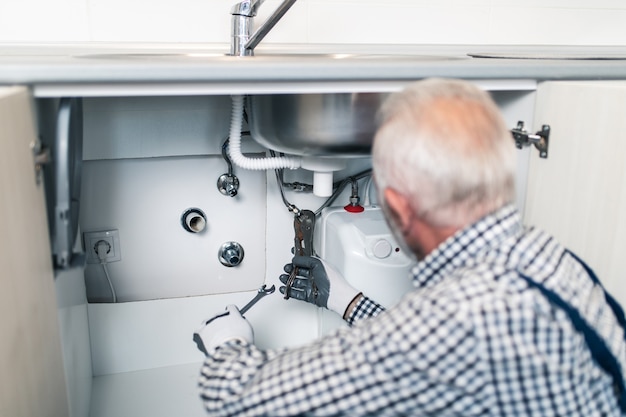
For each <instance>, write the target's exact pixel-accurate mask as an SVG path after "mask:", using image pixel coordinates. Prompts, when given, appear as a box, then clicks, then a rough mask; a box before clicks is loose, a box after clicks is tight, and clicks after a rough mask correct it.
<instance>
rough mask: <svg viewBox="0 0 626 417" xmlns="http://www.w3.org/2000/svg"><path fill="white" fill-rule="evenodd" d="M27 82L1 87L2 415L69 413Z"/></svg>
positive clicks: (28, 415) (0, 377) (0, 252)
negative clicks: (34, 154)
mask: <svg viewBox="0 0 626 417" xmlns="http://www.w3.org/2000/svg"><path fill="white" fill-rule="evenodd" d="M34 126H35V120H34V116H33V110H32V102H31V98H30V95H29V93H28V90H27V89H25V88H20V87H11V88H0V335H1V336H0V415H1V416H12V417H13V416H15V417H19V416H25V417H30V416H59V417H61V416H67V415H68V414H69V412H68V404H67V394H66V388H65V387H66V384H65V375H64V373H63V361H62V357H61V343H60V337H59V331H58V322H57V308H56V297H55V288H54V276H53V272H52V261H51V253H50V242H49V237H48V227H47V219H46V211H45V204H44V193H43V181H40V182H39V183H38V182H37V180H36V177H35V171H34V165H33V152H32V148H31V147H32V144H33V143H34V142H35V141H36V133H35V130H34Z"/></svg>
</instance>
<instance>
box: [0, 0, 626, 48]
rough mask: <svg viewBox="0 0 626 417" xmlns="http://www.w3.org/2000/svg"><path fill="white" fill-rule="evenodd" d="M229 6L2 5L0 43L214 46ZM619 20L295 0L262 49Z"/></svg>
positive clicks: (561, 9) (465, 3)
mask: <svg viewBox="0 0 626 417" xmlns="http://www.w3.org/2000/svg"><path fill="white" fill-rule="evenodd" d="M235 2H236V0H177V1H171V0H170V1H167V0H55V1H50V0H4V1H3V2H0V41H34V42H41V41H46V42H54V41H73V42H84V41H97V42H101V41H123V42H144V41H145V42H218V43H222V42H228V37H229V25H230V23H229V20H230V19H229V10H230V7H231V5H232V4H234V3H235ZM279 3H280V2H279V1H278V0H268V1H267V2H266V3H265V4H264V5H263V7H262V10H261V12H260V18H261V19H262V18H263V17H265V16H267V15H268V14H270V13H271V12H272V11H273V9H274V8H275V7H276V6H277V5H278V4H279ZM625 21H626V2H624V1H623V0H387V1H386V0H360V1H356V0H332V1H330V0H300V1H298V2H297V3H296V4H295V5H294V6H293V8H292V9H291V10H290V11H289V12H288V15H287V16H286V17H285V18H284V19H283V21H281V22H280V23H279V25H278V26H277V27H276V28H275V29H274V31H273V32H272V33H271V34H270V35H269V36H268V38H267V39H266V40H265V42H266V43H269V42H276V43H399V44H543V45H547V44H562V45H624V44H626V30H625V29H624V25H623V22H625Z"/></svg>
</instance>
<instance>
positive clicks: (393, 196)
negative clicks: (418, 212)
mask: <svg viewBox="0 0 626 417" xmlns="http://www.w3.org/2000/svg"><path fill="white" fill-rule="evenodd" d="M383 193H384V197H385V202H386V203H387V207H388V208H389V212H390V214H391V216H392V217H393V220H394V222H395V224H396V225H397V226H398V228H400V230H401V231H403V232H405V231H407V230H408V228H409V227H410V225H411V221H412V219H413V216H414V213H413V209H412V207H411V204H410V202H409V200H408V198H406V197H405V196H404V195H403V194H401V193H400V192H398V191H396V190H395V189H393V188H389V187H387V188H385V191H384V192H383Z"/></svg>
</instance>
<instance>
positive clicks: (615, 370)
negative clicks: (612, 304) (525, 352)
mask: <svg viewBox="0 0 626 417" xmlns="http://www.w3.org/2000/svg"><path fill="white" fill-rule="evenodd" d="M583 265H584V264H583ZM584 266H585V269H587V267H586V265H584ZM589 271H591V270H589ZM592 273H593V272H592ZM518 274H519V276H520V277H521V278H523V279H524V280H525V281H526V282H527V283H528V286H529V287H531V288H536V289H538V290H539V291H540V292H541V293H542V294H543V296H544V297H546V299H547V300H548V301H549V302H550V303H551V304H552V305H554V306H557V307H559V308H560V309H562V310H563V311H564V312H565V313H566V314H567V315H568V316H569V318H570V320H571V321H572V324H573V325H574V328H575V329H576V330H577V331H579V332H580V333H582V334H583V336H584V337H585V341H586V342H587V346H588V347H589V350H590V351H591V356H592V357H593V359H594V360H595V361H596V363H597V364H598V365H600V367H601V368H602V369H603V370H604V372H606V373H607V374H609V375H611V376H612V377H613V385H614V387H615V392H616V395H617V397H618V401H617V402H618V404H619V406H620V409H621V410H622V412H623V413H626V388H625V387H624V380H623V377H622V371H621V366H620V364H619V362H618V361H617V359H616V358H615V356H613V354H612V353H611V351H610V350H609V348H608V346H607V345H606V343H605V342H604V340H603V339H602V338H601V337H600V335H598V333H597V332H596V331H595V330H593V329H592V328H591V326H589V325H588V324H587V322H586V321H585V320H584V319H583V318H582V316H581V315H580V313H579V312H578V310H576V309H575V308H573V307H572V306H570V305H569V304H568V303H566V302H565V301H564V300H563V299H562V298H561V297H559V296H558V295H557V294H556V293H555V292H554V291H552V290H549V289H547V288H546V287H544V286H543V285H542V284H539V283H537V282H535V281H533V280H532V279H531V278H530V277H528V276H526V275H524V274H522V273H519V272H518ZM594 278H595V280H597V277H595V275H594V276H593V277H592V279H594ZM595 280H594V282H595ZM605 294H606V291H605ZM618 307H619V305H618ZM620 310H621V308H620ZM622 314H623V313H622ZM622 318H623V315H622Z"/></svg>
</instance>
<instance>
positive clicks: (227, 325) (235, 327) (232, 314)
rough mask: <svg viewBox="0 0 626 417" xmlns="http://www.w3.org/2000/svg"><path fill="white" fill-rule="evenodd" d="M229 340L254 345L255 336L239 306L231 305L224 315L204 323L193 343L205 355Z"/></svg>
mask: <svg viewBox="0 0 626 417" xmlns="http://www.w3.org/2000/svg"><path fill="white" fill-rule="evenodd" d="M229 340H241V341H245V342H248V343H252V342H253V340H254V334H253V332H252V326H250V323H248V320H246V319H245V318H243V316H242V315H241V313H239V310H238V309H237V306H235V305H234V304H231V305H229V306H227V307H226V311H225V312H224V313H220V314H217V315H215V316H214V317H212V318H211V319H209V320H206V321H205V322H204V323H203V326H202V327H201V328H199V329H198V330H196V332H195V333H194V334H193V341H194V342H196V345H197V346H198V349H200V351H201V352H203V353H204V354H205V355H208V354H209V353H210V352H212V351H213V350H215V348H217V347H218V346H219V345H221V344H222V343H225V342H227V341H229Z"/></svg>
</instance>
